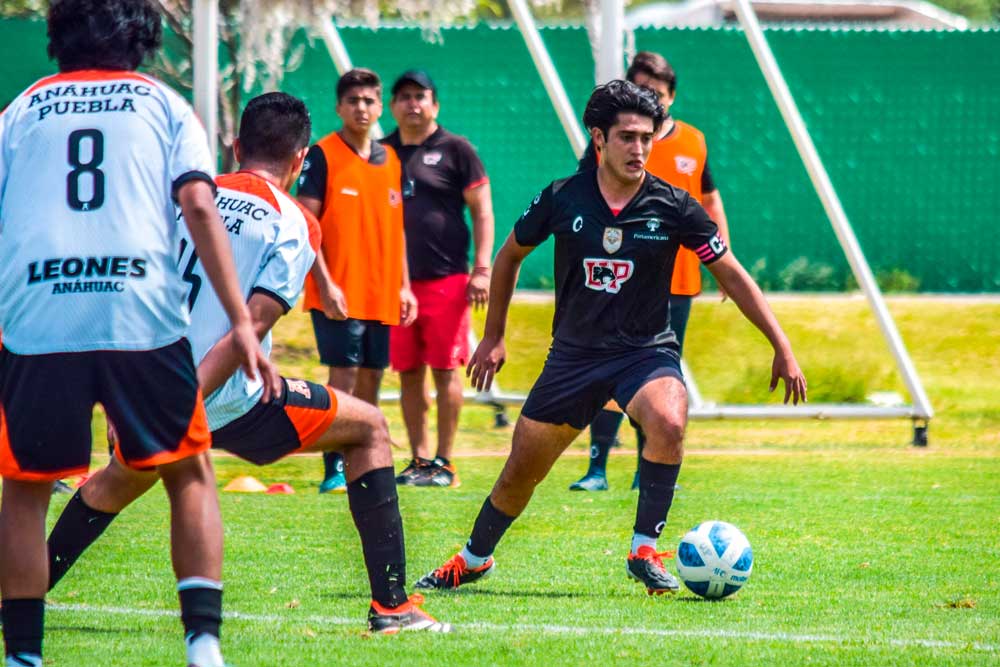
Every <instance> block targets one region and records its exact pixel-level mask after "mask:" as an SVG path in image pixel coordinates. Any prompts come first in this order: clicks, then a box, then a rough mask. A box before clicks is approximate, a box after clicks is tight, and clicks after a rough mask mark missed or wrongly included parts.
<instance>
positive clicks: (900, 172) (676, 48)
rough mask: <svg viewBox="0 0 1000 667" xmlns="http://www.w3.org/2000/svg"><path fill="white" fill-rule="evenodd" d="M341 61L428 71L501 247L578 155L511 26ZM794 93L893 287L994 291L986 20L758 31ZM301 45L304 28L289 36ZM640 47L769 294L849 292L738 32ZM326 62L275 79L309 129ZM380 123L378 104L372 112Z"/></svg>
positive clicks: (388, 73) (574, 33)
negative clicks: (690, 129) (482, 175)
mask: <svg viewBox="0 0 1000 667" xmlns="http://www.w3.org/2000/svg"><path fill="white" fill-rule="evenodd" d="M341 33H342V36H343V38H344V41H345V43H346V45H347V48H348V51H349V52H350V55H351V58H352V60H353V61H354V63H355V64H358V65H364V66H366V67H371V68H372V69H374V70H376V71H378V72H379V73H380V74H381V75H382V77H383V79H385V80H386V81H387V82H391V80H392V79H393V78H394V77H395V76H396V75H398V74H399V73H400V72H402V71H403V70H405V69H409V68H411V67H421V68H424V69H426V70H427V71H428V72H429V73H430V74H431V75H432V76H433V77H434V79H435V81H436V82H437V83H438V86H439V94H440V99H441V104H442V111H441V117H440V120H441V122H442V124H443V125H445V126H446V127H448V128H449V129H451V130H453V131H456V132H459V133H461V134H464V135H466V136H468V137H469V138H470V139H471V140H472V141H473V143H474V144H475V145H476V146H477V148H478V149H479V151H480V154H481V156H482V158H483V161H484V162H485V163H486V166H487V169H488V171H489V172H490V176H491V179H492V184H493V193H494V208H495V211H496V216H497V227H498V230H497V231H498V234H497V236H498V243H499V242H500V241H501V240H502V239H503V237H504V236H505V235H506V234H507V232H508V231H509V230H510V227H511V225H512V224H513V222H514V220H515V219H516V217H517V215H518V213H519V212H520V211H521V210H523V208H524V206H525V204H526V203H527V202H528V201H529V200H530V199H531V198H532V197H533V196H534V195H535V193H536V192H537V191H538V190H539V189H541V187H542V186H544V185H545V184H546V183H548V182H549V181H550V180H552V179H554V178H558V177H560V176H563V175H566V174H567V173H569V172H570V171H571V170H572V169H573V168H574V166H575V160H574V157H573V154H572V151H571V149H570V147H569V143H568V141H567V140H566V138H565V136H564V134H563V132H562V129H561V127H560V125H559V122H558V119H557V118H556V115H555V113H554V111H553V110H552V107H551V105H550V103H549V101H548V98H547V97H546V95H545V91H544V89H543V87H542V84H541V81H540V79H539V77H538V74H537V73H536V71H535V69H534V66H533V65H532V62H531V59H530V56H529V54H528V52H527V49H526V48H525V46H524V43H523V40H522V39H521V36H520V35H519V34H518V32H517V30H516V29H514V28H511V27H507V26H488V25H479V26H476V27H472V28H449V29H443V30H442V31H441V33H440V38H439V40H438V41H436V42H433V43H432V42H428V41H426V40H425V39H424V37H423V33H422V31H421V30H420V29H419V28H382V29H379V30H377V31H376V30H371V29H368V28H360V27H351V28H344V29H342V30H341ZM766 34H767V38H768V40H769V42H770V43H771V46H772V48H773V50H774V52H775V56H776V58H777V60H778V63H779V65H780V66H781V68H782V70H783V72H784V74H785V76H786V78H787V80H788V84H789V87H790V89H791V91H792V94H793V95H794V97H795V100H796V102H797V103H798V105H799V108H800V110H801V112H802V115H803V117H804V120H805V122H806V125H807V127H808V128H809V131H810V132H811V134H812V136H813V139H814V141H815V143H816V146H817V149H818V151H819V154H820V156H821V158H822V159H823V161H824V164H825V165H826V167H827V170H828V171H829V173H830V177H831V179H832V181H833V184H834V187H835V188H836V189H837V192H838V194H839V195H840V197H841V199H842V201H843V204H844V208H845V210H846V212H847V215H848V217H849V218H850V221H851V223H852V225H853V226H854V228H855V231H856V233H857V235H858V237H859V239H860V242H861V245H862V248H863V249H864V251H865V254H866V256H867V258H868V261H869V262H870V264H871V266H872V269H873V270H874V271H875V272H876V274H877V275H879V276H880V278H881V279H882V282H883V284H884V285H885V286H887V287H889V288H890V289H893V288H897V289H900V288H902V289H907V288H908V289H919V290H921V291H935V292H984V291H987V292H988V291H1000V240H998V236H997V234H995V233H994V230H995V229H996V228H997V227H1000V67H998V65H997V63H998V60H997V58H998V54H1000V31H996V30H981V31H970V32H932V31H883V30H804V29H803V30H791V29H774V30H768V31H767V33H766ZM542 36H543V39H544V40H545V43H546V45H547V46H548V48H549V50H550V53H551V55H552V58H553V60H554V62H555V65H556V68H557V69H558V71H559V73H560V75H561V77H562V79H563V82H564V84H565V86H566V88H567V92H568V94H569V97H570V100H571V102H572V103H573V105H574V107H575V108H576V109H577V110H578V111H579V112H581V113H582V109H583V105H584V104H585V102H586V99H587V96H588V94H589V91H590V88H591V85H592V84H591V82H592V77H593V67H594V66H593V61H592V59H591V55H590V49H589V46H588V43H587V38H586V34H585V32H584V31H583V29H582V28H570V27H560V28H546V29H543V30H542ZM303 39H304V38H303ZM636 45H637V47H638V48H639V49H651V50H656V51H660V52H662V53H663V54H664V55H666V56H667V57H668V58H669V59H670V61H671V62H672V64H673V65H674V67H675V69H676V70H677V72H678V96H677V102H676V104H675V105H674V113H675V115H676V116H677V117H678V118H681V119H684V120H686V121H688V122H690V123H692V124H694V125H696V126H697V127H699V128H700V129H701V130H702V131H703V132H704V133H705V135H706V137H707V139H708V145H709V162H710V164H711V168H712V173H713V175H714V177H715V181H716V183H717V185H718V187H719V190H720V192H721V193H722V196H723V199H724V201H725V205H726V210H727V212H728V215H729V221H730V227H731V230H732V237H733V246H734V249H735V250H736V253H737V255H738V256H739V257H740V259H741V260H742V261H743V263H744V264H745V265H746V266H747V267H748V268H750V269H751V270H752V272H753V273H754V275H755V276H756V277H757V278H758V279H759V280H760V281H761V282H762V283H763V284H764V286H765V287H768V288H771V289H806V290H841V289H850V288H851V287H852V286H853V281H852V279H851V278H850V276H849V273H850V272H849V270H848V268H847V263H846V260H845V259H844V256H843V253H842V252H841V250H840V247H839V246H838V244H837V242H836V239H835V237H834V234H833V231H832V230H831V228H830V224H829V223H828V221H827V220H826V217H825V215H824V212H823V209H822V207H821V205H820V203H819V200H818V198H817V196H816V194H815V192H814V191H813V189H812V187H811V185H810V182H809V180H808V177H807V175H806V172H805V168H804V167H803V166H802V163H801V161H800V160H799V158H798V155H797V153H796V152H795V149H794V146H793V144H792V141H791V138H790V136H789V134H788V131H787V130H786V128H785V126H784V124H783V123H782V121H781V118H780V115H779V113H778V110H777V107H776V106H775V104H774V102H773V100H772V99H771V96H770V94H769V92H768V90H767V86H766V84H765V81H764V78H763V75H762V74H761V73H760V71H759V70H758V69H757V66H756V63H755V61H754V59H753V56H752V54H751V52H750V48H749V46H748V45H747V42H746V39H745V38H744V37H743V34H742V33H741V32H740V31H738V30H734V29H675V30H645V29H644V30H639V31H637V32H636ZM0 50H2V51H3V52H4V53H3V54H2V59H0V62H4V63H6V64H5V65H4V69H5V71H4V73H3V74H2V76H0V96H3V99H4V100H6V99H9V98H10V97H12V96H13V95H15V94H17V92H18V91H19V90H20V89H22V88H23V87H24V86H26V85H27V84H28V83H30V82H31V81H32V80H33V79H34V78H37V77H38V76H41V75H43V74H45V73H48V72H50V71H51V69H52V65H51V64H50V63H48V62H47V60H46V57H45V36H44V25H42V24H40V23H37V22H36V23H30V22H24V21H0ZM336 77H337V75H336V71H335V69H334V67H333V64H332V61H331V59H330V56H329V54H328V53H327V51H326V49H325V47H324V46H323V43H322V42H321V41H318V40H317V41H314V42H312V43H311V44H310V45H309V46H308V48H307V50H306V53H305V58H304V60H303V62H302V65H301V66H300V67H299V68H298V69H296V70H295V71H292V72H289V73H288V75H287V76H286V78H285V82H284V86H283V87H284V89H285V90H287V91H288V92H290V93H292V94H295V95H298V96H300V97H302V98H303V99H305V101H306V102H307V103H308V104H309V107H310V109H311V110H312V113H313V119H314V124H315V128H316V133H317V136H319V135H322V134H325V133H326V132H329V131H331V130H333V129H335V128H336V127H337V118H336V116H335V114H334V111H333V107H334V99H333V90H334V85H335V82H336ZM382 122H383V125H384V126H385V127H386V128H391V127H392V126H393V122H392V119H391V116H390V115H389V110H388V105H387V106H386V113H385V115H384V116H383V119H382ZM550 258H551V247H550V246H548V247H546V246H543V247H542V248H541V249H540V250H539V251H537V252H536V253H534V254H533V255H532V256H531V257H529V259H528V262H527V263H526V265H525V268H524V270H523V271H522V277H521V286H522V287H544V286H547V285H549V284H551V261H550Z"/></svg>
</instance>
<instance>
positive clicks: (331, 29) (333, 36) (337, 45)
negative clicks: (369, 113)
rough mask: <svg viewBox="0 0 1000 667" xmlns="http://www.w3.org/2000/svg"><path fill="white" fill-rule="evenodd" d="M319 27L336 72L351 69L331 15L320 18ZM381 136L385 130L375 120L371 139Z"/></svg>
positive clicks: (348, 57)
mask: <svg viewBox="0 0 1000 667" xmlns="http://www.w3.org/2000/svg"><path fill="white" fill-rule="evenodd" d="M320 28H321V30H320V32H321V34H322V35H323V43H324V44H326V50H327V51H329V52H330V57H331V58H332V59H333V66H334V67H336V68H337V73H338V74H343V73H344V72H346V71H348V70H350V69H353V68H354V65H352V64H351V56H350V55H348V53H347V47H346V46H345V45H344V40H343V39H341V37H340V31H339V30H337V26H336V24H335V23H334V21H333V17H332V16H328V17H325V18H323V19H321V20H320ZM383 136H385V132H383V131H382V125H381V124H380V123H379V122H378V121H376V122H375V125H373V126H372V130H371V137H372V139H381V138H382V137H383Z"/></svg>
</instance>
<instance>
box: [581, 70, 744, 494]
mask: <svg viewBox="0 0 1000 667" xmlns="http://www.w3.org/2000/svg"><path fill="white" fill-rule="evenodd" d="M626 78H628V80H629V81H631V82H632V83H634V84H636V85H639V86H643V87H644V88H649V89H650V90H652V91H653V92H654V93H656V96H657V97H658V98H659V100H660V104H662V105H663V107H664V108H665V109H666V110H667V113H668V116H667V119H666V121H665V122H664V123H663V127H662V128H661V129H660V132H659V134H658V135H657V137H656V140H655V142H654V143H653V150H652V152H651V153H650V155H649V160H648V161H647V162H646V171H648V172H649V173H651V174H653V175H654V176H659V177H660V178H662V179H663V180H665V181H666V182H668V183H670V184H671V185H673V186H674V187H678V188H683V189H684V190H687V191H688V192H689V193H691V196H692V197H694V198H695V199H696V200H697V201H698V203H700V204H701V205H702V207H703V208H704V209H705V211H706V212H707V213H708V215H709V217H711V218H712V220H714V221H715V223H716V224H717V225H718V226H719V233H720V234H721V235H722V238H723V239H725V241H726V244H727V245H729V224H728V222H727V221H726V211H725V209H724V208H723V206H722V196H721V195H720V194H719V191H718V189H717V188H716V187H715V182H714V181H713V180H712V174H711V172H710V171H709V168H708V149H707V147H706V145H705V135H703V134H702V133H701V132H700V131H699V130H698V129H697V128H696V127H694V126H693V125H688V124H687V123H683V122H681V121H679V120H677V119H675V118H674V117H673V116H670V115H669V113H670V106H671V105H672V104H673V103H674V99H675V98H676V94H677V75H676V74H675V73H674V69H673V68H672V67H671V66H670V63H668V62H667V59H666V58H664V57H663V56H661V55H660V54H659V53H653V52H652V51H640V52H639V53H637V54H635V58H633V59H632V64H631V65H630V66H629V68H628V72H626ZM598 159H599V156H598V154H597V152H596V151H595V150H594V147H593V144H590V145H589V146H587V150H586V151H585V152H584V154H583V157H582V158H581V159H580V170H581V171H583V170H585V169H593V168H596V167H597V161H598ZM720 289H721V288H720ZM700 292H701V269H700V261H699V260H698V256H697V255H695V253H694V252H693V251H691V250H688V249H687V248H683V247H682V248H681V249H680V250H678V251H677V259H676V261H675V263H674V274H673V278H672V280H671V283H670V328H671V329H673V330H674V333H675V334H676V335H677V344H678V346H679V347H680V350H679V351H680V352H681V354H683V352H684V332H685V331H686V329H687V322H688V316H689V315H690V313H691V301H692V299H693V298H694V297H695V296H696V295H698V294H699V293H700ZM722 298H723V299H725V298H726V297H725V293H723V296H722ZM624 416H625V415H624V414H623V413H622V412H618V411H614V410H602V411H601V413H600V414H598V415H597V417H596V418H594V421H593V422H592V423H591V424H590V464H589V466H588V468H587V474H586V475H584V476H583V477H582V478H581V479H579V480H577V481H576V482H573V483H572V484H571V485H570V487H569V488H570V490H571V491H606V490H607V489H608V478H607V474H606V473H605V466H606V465H607V461H608V452H609V451H610V449H611V447H612V446H614V444H615V441H616V439H617V437H618V428H619V427H620V426H621V423H622V419H623V418H624ZM637 436H638V440H639V451H640V455H641V452H642V446H643V443H644V442H645V436H644V435H643V433H642V431H637ZM637 474H638V473H637ZM632 488H633V489H634V488H637V487H636V485H635V481H633V483H632Z"/></svg>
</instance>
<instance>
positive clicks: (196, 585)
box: [177, 577, 222, 639]
mask: <svg viewBox="0 0 1000 667" xmlns="http://www.w3.org/2000/svg"><path fill="white" fill-rule="evenodd" d="M177 594H178V595H179V596H180V598H181V622H182V623H184V636H185V637H188V638H192V639H193V638H194V637H197V636H198V635H205V634H207V635H212V636H213V637H218V636H219V626H221V625H222V584H220V583H218V582H213V581H211V580H209V579H201V578H199V577H191V578H190V579H182V580H181V581H178V582H177Z"/></svg>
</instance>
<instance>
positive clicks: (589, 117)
mask: <svg viewBox="0 0 1000 667" xmlns="http://www.w3.org/2000/svg"><path fill="white" fill-rule="evenodd" d="M620 113H635V114H638V115H640V116H646V117H647V118H652V119H653V132H658V131H659V129H660V126H661V125H663V121H664V119H666V117H667V112H666V111H665V110H664V108H663V105H661V104H660V102H659V100H657V98H656V93H654V92H653V91H652V90H650V89H649V88H642V87H641V86H637V85H635V84H634V83H632V82H631V81H622V80H621V79H615V80H614V81H608V82H607V83H605V84H603V85H600V86H597V87H596V88H594V92H593V93H591V95H590V100H588V101H587V108H586V109H585V110H584V112H583V124H584V125H585V126H586V127H587V129H588V130H589V129H591V128H595V127H596V128H597V129H599V130H600V131H601V133H602V134H603V135H604V138H605V139H607V138H608V131H609V130H610V129H611V126H612V125H614V124H615V123H617V122H618V114H620Z"/></svg>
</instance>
